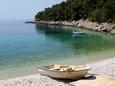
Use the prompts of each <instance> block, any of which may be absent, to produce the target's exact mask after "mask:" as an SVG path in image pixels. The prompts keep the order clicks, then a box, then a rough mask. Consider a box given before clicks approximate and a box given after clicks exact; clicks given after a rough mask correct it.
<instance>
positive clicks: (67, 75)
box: [38, 65, 90, 80]
mask: <svg viewBox="0 0 115 86" xmlns="http://www.w3.org/2000/svg"><path fill="white" fill-rule="evenodd" d="M52 66H54V65H49V66H39V67H38V72H39V73H40V74H41V75H45V76H49V77H51V78H58V79H72V80H75V79H80V78H83V77H85V75H86V74H87V73H88V70H90V67H85V66H73V65H61V66H63V67H66V66H73V67H76V68H77V70H75V71H67V70H66V71H60V70H56V68H54V70H53V69H51V68H52ZM57 69H58V68H57Z"/></svg>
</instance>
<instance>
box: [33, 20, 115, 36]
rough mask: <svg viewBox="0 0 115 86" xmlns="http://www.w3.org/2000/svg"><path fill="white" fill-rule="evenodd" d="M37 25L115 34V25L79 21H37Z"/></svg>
mask: <svg viewBox="0 0 115 86" xmlns="http://www.w3.org/2000/svg"><path fill="white" fill-rule="evenodd" d="M35 23H36V24H45V25H60V26H72V27H83V28H85V29H87V30H92V31H97V32H105V33H110V34H115V24H114V23H107V22H105V23H100V24H99V23H97V22H92V21H89V20H83V19H81V20H78V21H71V22H69V21H42V20H40V21H36V20H35Z"/></svg>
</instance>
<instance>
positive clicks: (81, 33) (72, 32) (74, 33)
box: [72, 31, 85, 34]
mask: <svg viewBox="0 0 115 86" xmlns="http://www.w3.org/2000/svg"><path fill="white" fill-rule="evenodd" d="M72 33H73V34H85V33H83V32H75V31H73V32H72Z"/></svg>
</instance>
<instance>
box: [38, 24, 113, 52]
mask: <svg viewBox="0 0 115 86" xmlns="http://www.w3.org/2000/svg"><path fill="white" fill-rule="evenodd" d="M71 28H72V27H69V29H67V28H66V27H62V26H53V25H38V24H36V30H37V31H38V33H43V34H45V36H46V38H48V39H52V40H55V41H60V42H62V43H64V44H69V45H71V46H73V47H72V48H73V49H74V51H75V52H77V54H79V53H80V52H84V53H91V52H95V51H103V50H109V49H111V48H113V49H114V48H115V36H114V35H113V36H112V35H110V34H104V33H99V32H97V33H95V32H91V31H87V30H81V29H77V30H76V29H71ZM78 52H79V53H78Z"/></svg>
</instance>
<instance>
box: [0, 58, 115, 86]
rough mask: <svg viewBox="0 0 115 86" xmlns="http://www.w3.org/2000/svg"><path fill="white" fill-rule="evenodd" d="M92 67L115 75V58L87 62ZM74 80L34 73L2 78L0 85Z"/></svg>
mask: <svg viewBox="0 0 115 86" xmlns="http://www.w3.org/2000/svg"><path fill="white" fill-rule="evenodd" d="M87 66H90V67H91V71H90V73H92V74H99V75H108V76H111V77H115V58H111V59H105V60H102V61H97V62H92V63H90V64H87ZM71 82H72V81H63V80H56V79H52V78H49V77H47V76H41V75H40V74H33V75H28V76H23V77H17V78H13V79H6V80H0V86H70V85H69V83H71Z"/></svg>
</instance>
